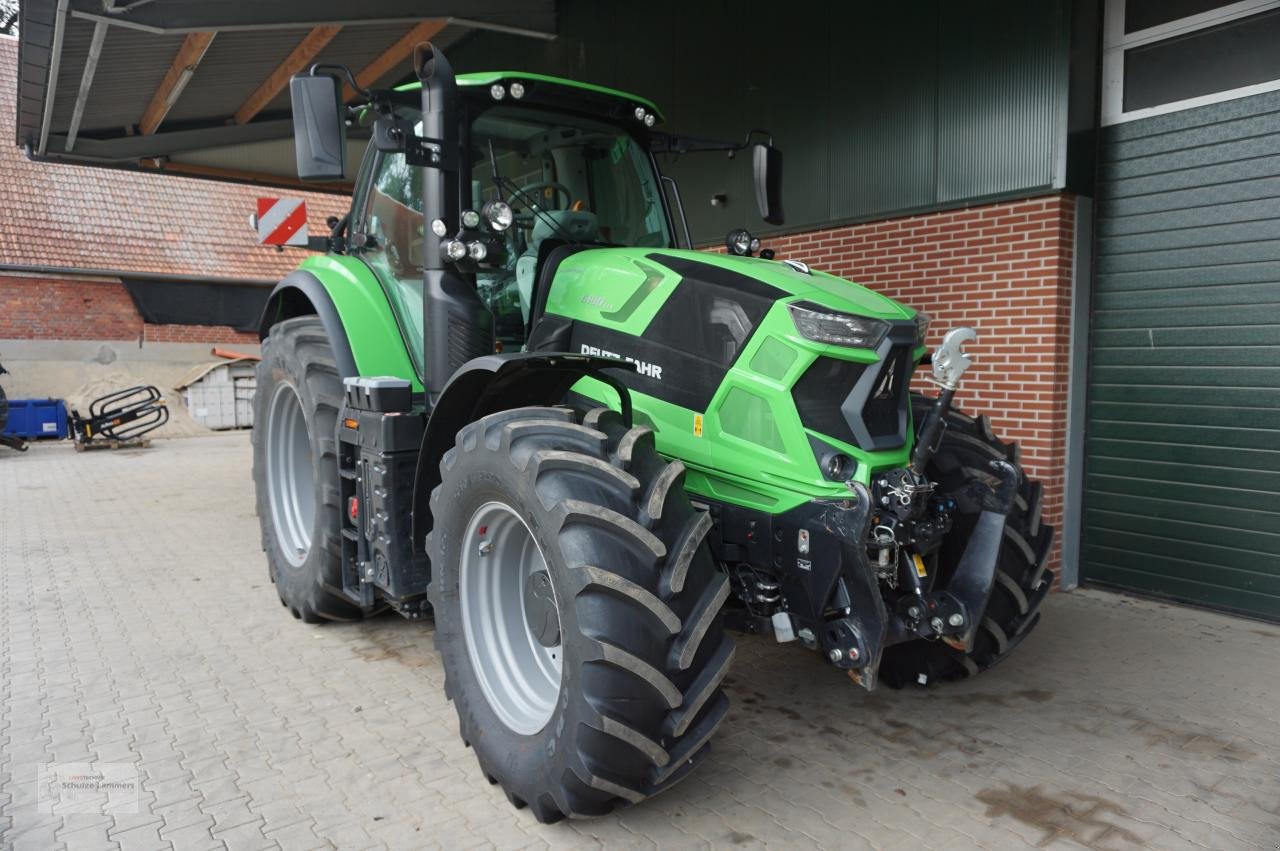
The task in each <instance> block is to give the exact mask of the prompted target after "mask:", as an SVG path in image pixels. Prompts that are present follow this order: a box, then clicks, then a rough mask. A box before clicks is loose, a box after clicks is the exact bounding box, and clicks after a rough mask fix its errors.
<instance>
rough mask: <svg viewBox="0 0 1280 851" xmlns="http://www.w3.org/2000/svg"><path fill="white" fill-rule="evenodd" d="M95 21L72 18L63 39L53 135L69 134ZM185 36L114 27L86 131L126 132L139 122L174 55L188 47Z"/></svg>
mask: <svg viewBox="0 0 1280 851" xmlns="http://www.w3.org/2000/svg"><path fill="white" fill-rule="evenodd" d="M92 37H93V24H92V23H91V22H89V21H79V20H75V19H74V18H73V19H71V20H70V21H68V22H67V28H66V35H65V36H64V38H63V43H62V63H61V67H60V68H59V71H58V93H57V96H56V97H55V99H54V110H53V121H52V123H51V124H50V128H49V132H50V133H51V134H58V135H61V134H63V133H66V132H67V127H68V126H69V125H70V123H71V113H72V111H73V110H74V109H75V102H76V95H77V93H78V92H79V89H80V77H81V74H82V72H83V71H84V63H85V60H86V59H87V58H88V55H89V41H90V39H91V38H92ZM182 39H183V36H180V35H166V36H157V35H152V34H151V33H144V32H139V31H137V30H127V29H120V28H118V27H108V29H107V37H106V41H105V42H104V43H103V49H102V58H101V59H99V60H98V70H97V73H96V74H94V78H93V86H92V88H90V90H89V97H88V99H87V100H86V101H85V109H84V117H83V118H82V119H81V124H80V126H81V128H82V129H81V132H82V133H91V131H94V130H102V129H107V128H110V129H111V130H112V131H114V132H117V133H121V134H123V132H124V128H125V127H126V126H129V125H133V124H137V123H138V119H140V118H142V113H143V111H144V110H146V108H147V104H148V103H149V102H150V101H151V95H152V94H153V93H154V92H155V90H156V87H157V86H159V85H160V81H161V80H163V79H164V75H165V72H166V71H168V70H169V65H170V63H172V62H173V55H174V54H175V53H177V52H178V48H179V47H181V46H182Z"/></svg>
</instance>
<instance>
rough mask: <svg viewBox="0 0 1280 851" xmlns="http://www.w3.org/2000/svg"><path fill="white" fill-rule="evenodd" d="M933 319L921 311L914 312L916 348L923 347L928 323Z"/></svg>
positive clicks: (927, 331)
mask: <svg viewBox="0 0 1280 851" xmlns="http://www.w3.org/2000/svg"><path fill="white" fill-rule="evenodd" d="M932 321H933V317H931V316H929V314H927V313H924V312H922V311H916V348H920V347H921V346H923V345H924V337H925V335H926V334H928V333H929V323H930V322H932Z"/></svg>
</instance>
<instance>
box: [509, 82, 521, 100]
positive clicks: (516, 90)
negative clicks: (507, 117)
mask: <svg viewBox="0 0 1280 851" xmlns="http://www.w3.org/2000/svg"><path fill="white" fill-rule="evenodd" d="M511 96H512V97H513V98H515V99H516V100H520V98H522V97H524V83H519V82H516V83H512V84H511Z"/></svg>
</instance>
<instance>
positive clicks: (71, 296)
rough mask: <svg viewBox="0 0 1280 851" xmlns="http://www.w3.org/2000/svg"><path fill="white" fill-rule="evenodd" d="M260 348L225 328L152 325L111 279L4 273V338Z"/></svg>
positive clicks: (0, 282)
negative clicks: (245, 345)
mask: <svg viewBox="0 0 1280 851" xmlns="http://www.w3.org/2000/svg"><path fill="white" fill-rule="evenodd" d="M139 335H141V336H142V337H143V339H144V340H146V341H148V342H153V343H210V344H213V343H238V344H242V345H243V344H250V345H256V344H257V342H258V335H257V334H244V333H241V332H239V331H236V330H235V329H234V328H229V327H227V326H225V325H149V324H147V323H145V322H143V321H142V317H141V316H139V315H138V311H137V308H135V307H134V305H133V300H132V299H131V298H129V291H128V290H126V289H125V286H124V284H122V283H120V282H119V281H111V280H102V279H98V280H83V279H80V280H77V279H64V278H39V277H16V276H3V275H0V339H9V340H136V339H137V338H138V337H139Z"/></svg>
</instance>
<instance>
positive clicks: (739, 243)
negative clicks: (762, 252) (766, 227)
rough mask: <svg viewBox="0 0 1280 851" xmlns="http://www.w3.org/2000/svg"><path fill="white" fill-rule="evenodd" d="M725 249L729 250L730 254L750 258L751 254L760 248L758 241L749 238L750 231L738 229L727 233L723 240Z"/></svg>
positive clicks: (751, 237)
mask: <svg viewBox="0 0 1280 851" xmlns="http://www.w3.org/2000/svg"><path fill="white" fill-rule="evenodd" d="M724 244H725V247H726V248H728V249H729V253H730V254H736V255H738V256H739V257H750V256H751V252H752V251H753V250H754V249H756V248H759V247H760V240H758V239H756V238H754V237H753V236H751V233H750V231H748V230H747V229H746V228H738V229H737V230H731V231H729V235H728V236H727V237H725V240H724Z"/></svg>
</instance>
